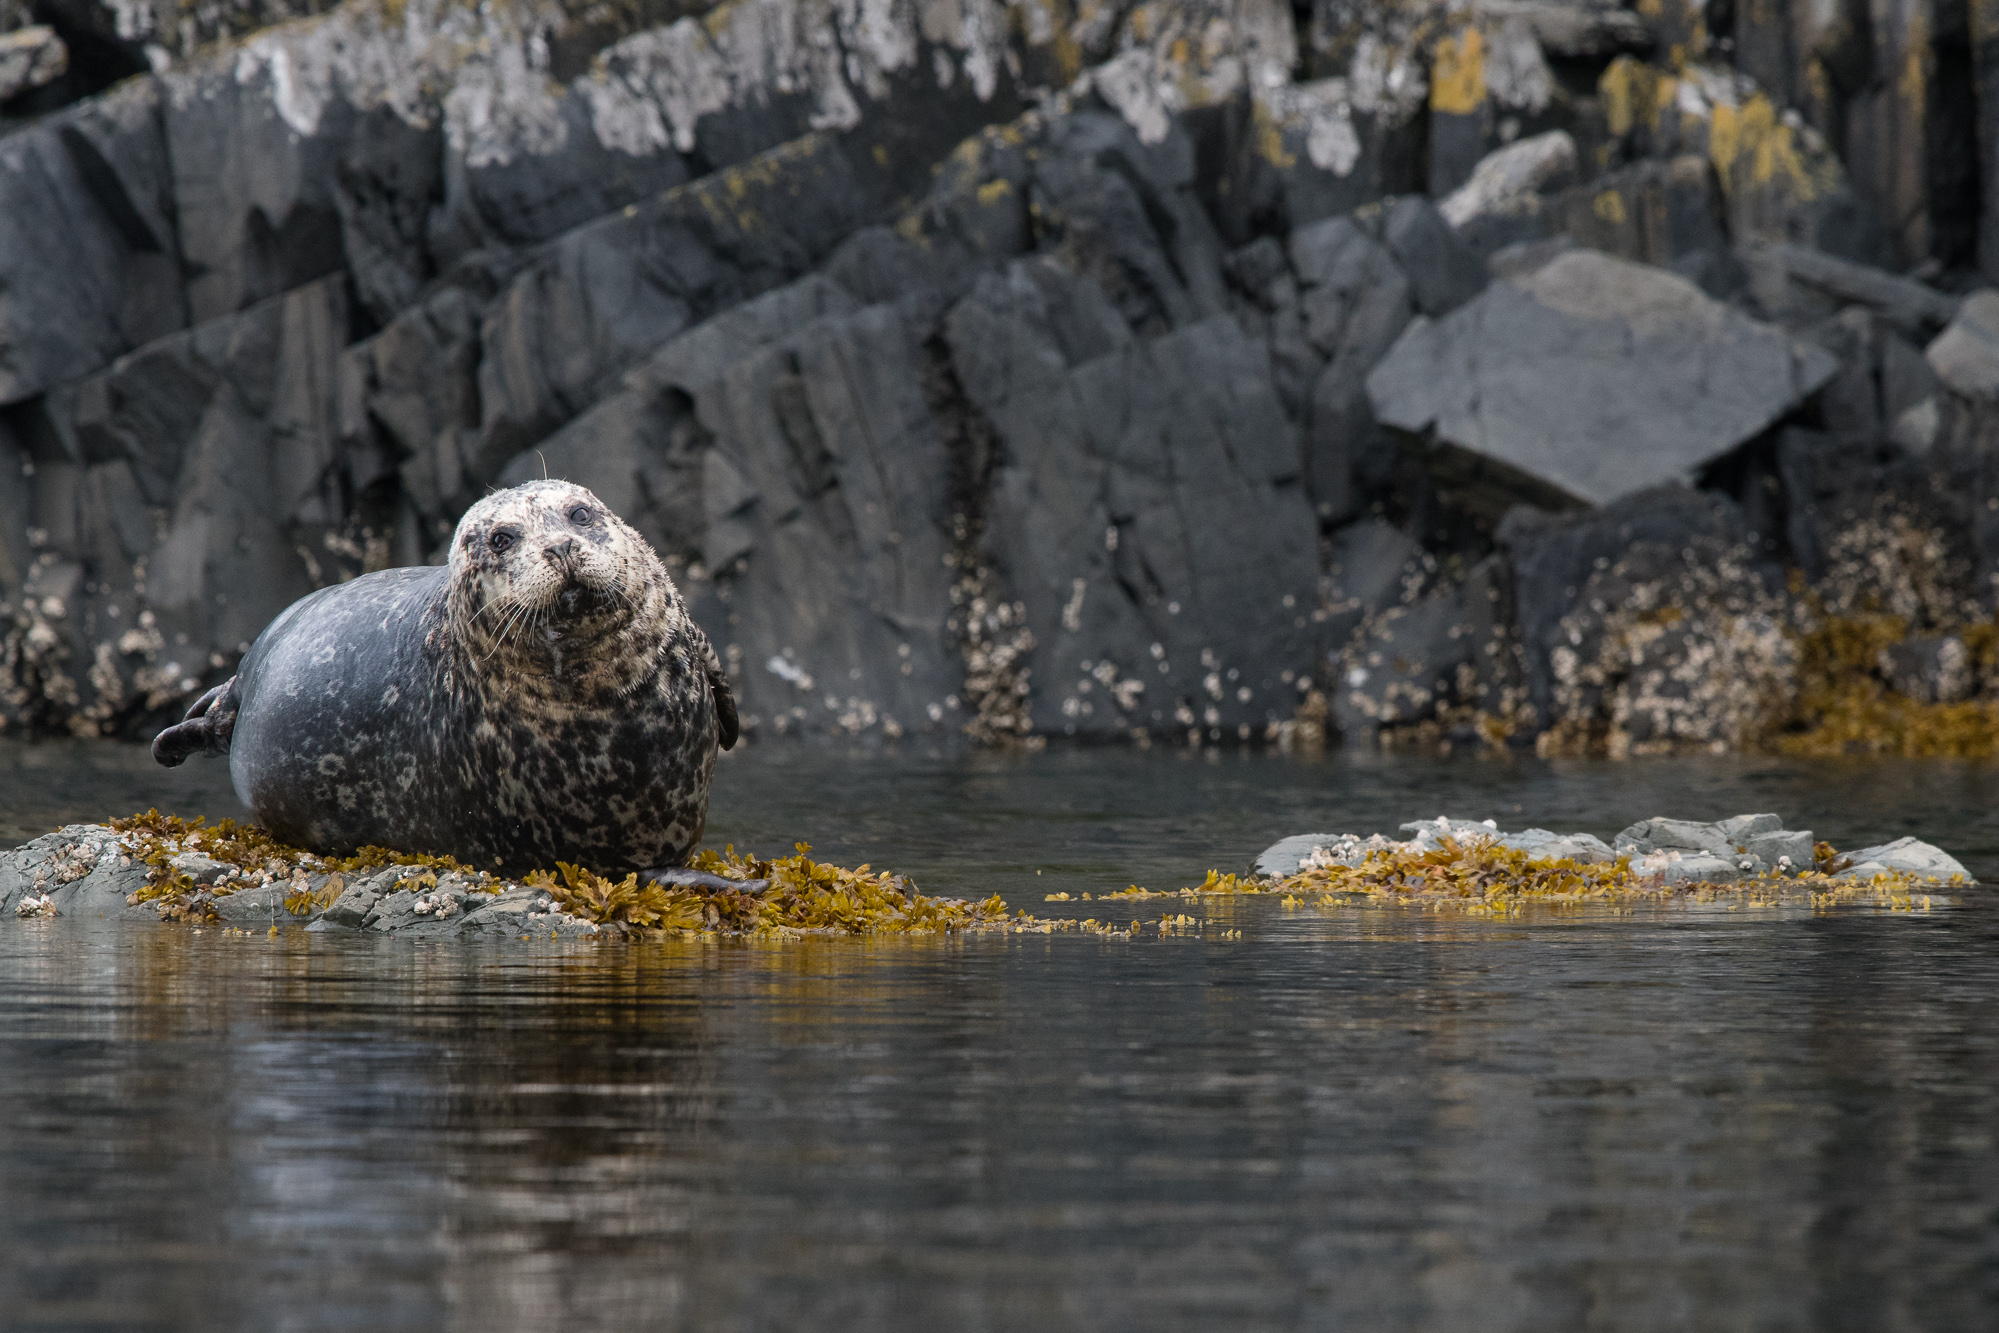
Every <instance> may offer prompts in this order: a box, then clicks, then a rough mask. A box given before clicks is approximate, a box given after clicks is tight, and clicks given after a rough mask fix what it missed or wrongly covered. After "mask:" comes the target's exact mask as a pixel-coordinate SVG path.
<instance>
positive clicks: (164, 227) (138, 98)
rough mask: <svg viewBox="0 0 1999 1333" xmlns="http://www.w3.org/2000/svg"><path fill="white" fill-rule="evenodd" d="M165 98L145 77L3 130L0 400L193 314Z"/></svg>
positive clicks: (91, 364) (71, 374) (40, 386)
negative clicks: (165, 128) (163, 124)
mask: <svg viewBox="0 0 1999 1333" xmlns="http://www.w3.org/2000/svg"><path fill="white" fill-rule="evenodd" d="M160 101H161V98H160V92H159V89H158V87H157V85H155V84H154V83H152V82H151V81H149V80H141V81H136V82H133V83H129V84H126V85H124V86H123V87H121V88H119V89H117V90H116V91H114V92H112V93H109V94H107V95H105V96H103V97H101V98H97V99H95V100H93V101H90V102H87V103H84V104H82V105H79V106H76V107H72V108H69V109H67V110H65V111H62V112H60V113H58V114H57V115H54V116H51V117H49V118H47V119H46V120H43V121H40V122H38V123H36V124H34V125H32V126H30V127H28V128H27V129H24V130H21V131H20V132H18V133H15V134H11V135H8V136H6V137H5V138H0V292H4V293H5V298H6V299H5V300H4V301H0V403H14V402H20V401H21V400H23V399H27V398H31V397H33V396H34V395H35V394H38V393H40V392H42V391H43V390H45V389H47V388H49V387H51V386H52V385H55V384H57V383H60V382H62V381H64V380H68V379H73V378H75V377H77V376H79V375H87V374H89V373H90V372H91V371H93V370H96V369H98V368H99V367H101V366H103V365H105V364H106V363H108V362H109V361H110V360H111V359H112V358H113V357H115V356H117V355H119V354H120V353H121V352H125V351H127V350H129V349H131V348H133V347H137V346H139V345H140V344H141V343H145V342H149V341H151V340H152V339H155V338H158V337H161V336H162V335H164V334H167V333H169V332H171V331H173V330H174V329H177V328H180V327H182V326H183V325H185V324H186V323H187V304H186V299H185V294H184V292H183V290H182V286H181V251H180V233H179V231H178V229H177V228H176V225H175V209H174V202H173V193H172V181H171V177H170V175H169V167H168V161H169V159H168V155H167V151H166V144H165V141H164V139H163V137H162V134H161V128H160Z"/></svg>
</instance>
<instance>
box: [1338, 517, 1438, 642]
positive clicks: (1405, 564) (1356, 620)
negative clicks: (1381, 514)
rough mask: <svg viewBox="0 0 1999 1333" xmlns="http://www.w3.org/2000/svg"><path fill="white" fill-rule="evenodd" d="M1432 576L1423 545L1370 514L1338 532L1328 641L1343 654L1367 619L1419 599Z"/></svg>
mask: <svg viewBox="0 0 1999 1333" xmlns="http://www.w3.org/2000/svg"><path fill="white" fill-rule="evenodd" d="M1427 578H1428V571H1427V568H1426V562H1425V557H1424V552H1423V548H1422V547H1421V546H1419V545H1417V543H1416V542H1415V540H1414V539H1412V538H1411V537H1410V536H1409V535H1408V534H1407V533H1405V532H1403V531H1402V530H1401V529H1399V528H1396V527H1394V526H1392V525H1390V524H1388V523H1384V522H1382V521H1381V520H1380V519H1374V518H1367V519H1362V520H1360V521H1359V522H1357V523H1351V524H1349V525H1347V526H1346V527H1344V528H1341V529H1340V530H1339V531H1338V532H1336V533H1334V534H1333V536H1332V538H1331V540H1330V541H1329V543H1328V552H1327V560H1326V582H1327V589H1326V597H1325V606H1324V608H1323V609H1324V610H1325V612H1326V621H1325V625H1326V643H1327V646H1328V649H1329V651H1330V652H1332V653H1334V654H1337V653H1338V652H1339V651H1340V650H1341V649H1342V648H1344V647H1345V645H1346V641H1347V639H1348V638H1349V637H1350V636H1351V635H1352V633H1353V631H1354V630H1355V629H1357V628H1358V627H1359V626H1360V624H1361V622H1362V621H1364V620H1367V619H1369V618H1370V617H1372V616H1374V615H1376V614H1378V613H1380V612H1383V611H1386V610H1388V609H1389V608H1391V607H1395V606H1400V605H1403V604H1405V603H1407V602H1409V601H1412V600H1414V598H1415V596H1416V594H1417V592H1418V591H1419V590H1420V588H1421V587H1422V585H1423V583H1424V582H1425V580H1426V579H1427Z"/></svg>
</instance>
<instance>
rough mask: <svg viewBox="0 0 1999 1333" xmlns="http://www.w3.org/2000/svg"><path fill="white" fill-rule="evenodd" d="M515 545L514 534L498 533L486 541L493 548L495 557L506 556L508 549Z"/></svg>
mask: <svg viewBox="0 0 1999 1333" xmlns="http://www.w3.org/2000/svg"><path fill="white" fill-rule="evenodd" d="M513 544H514V534H513V533H511V532H496V533H494V534H493V535H492V536H490V537H488V538H487V539H486V545H488V546H490V547H492V548H493V554H495V555H504V554H505V553H506V550H507V548H508V547H509V546H512V545H513Z"/></svg>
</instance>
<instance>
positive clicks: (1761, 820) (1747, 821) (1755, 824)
mask: <svg viewBox="0 0 1999 1333" xmlns="http://www.w3.org/2000/svg"><path fill="white" fill-rule="evenodd" d="M1783 827H1784V821H1783V820H1781V819H1779V818H1778V817H1777V816H1775V815H1737V816H1735V818H1733V819H1724V820H1722V821H1721V822H1720V823H1719V824H1716V825H1715V828H1717V829H1719V830H1720V831H1721V835H1722V836H1723V837H1724V838H1728V839H1730V840H1731V841H1733V842H1736V843H1743V842H1747V841H1748V840H1749V839H1750V838H1753V837H1755V836H1756V835H1757V834H1759V833H1776V832H1778V831H1780V830H1781V829H1782V828H1783Z"/></svg>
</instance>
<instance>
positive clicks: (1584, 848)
mask: <svg viewBox="0 0 1999 1333" xmlns="http://www.w3.org/2000/svg"><path fill="white" fill-rule="evenodd" d="M1499 845H1500V846H1501V847H1511V848H1515V849H1517V850H1519V851H1523V852H1526V853H1527V854H1528V855H1529V856H1531V857H1533V858H1534V859H1535V860H1536V861H1563V860H1568V861H1580V862H1582V863H1583V864H1585V865H1598V864H1602V863H1603V862H1606V861H1614V860H1616V859H1617V853H1616V852H1614V851H1612V850H1611V849H1610V848H1609V847H1608V846H1606V845H1605V843H1604V841H1603V839H1602V838H1599V837H1597V836H1596V835H1595V834H1592V833H1550V832H1549V831H1548V830H1547V829H1544V828H1530V829H1526V830H1523V831H1522V832H1519V833H1506V834H1502V835H1501V836H1500V839H1499Z"/></svg>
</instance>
